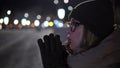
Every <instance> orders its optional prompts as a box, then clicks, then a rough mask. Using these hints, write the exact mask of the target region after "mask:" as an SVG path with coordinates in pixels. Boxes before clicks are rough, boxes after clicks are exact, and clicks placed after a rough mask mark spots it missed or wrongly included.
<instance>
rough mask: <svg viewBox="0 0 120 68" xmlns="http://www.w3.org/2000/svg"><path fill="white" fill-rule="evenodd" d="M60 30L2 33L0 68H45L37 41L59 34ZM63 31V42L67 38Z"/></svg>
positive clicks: (0, 38) (0, 39) (0, 37)
mask: <svg viewBox="0 0 120 68" xmlns="http://www.w3.org/2000/svg"><path fill="white" fill-rule="evenodd" d="M60 30H61V29H60ZM60 30H53V29H44V30H41V31H37V30H35V29H26V30H2V31H0V68H43V66H42V62H41V56H40V50H39V46H38V44H37V39H39V38H42V37H43V36H44V35H46V34H49V33H56V34H59V32H60ZM63 30H64V29H63ZM63 30H61V31H62V32H61V33H62V34H64V35H62V34H61V35H62V41H64V39H63V38H65V37H63V36H65V33H64V32H65V31H63ZM56 31H58V32H56Z"/></svg>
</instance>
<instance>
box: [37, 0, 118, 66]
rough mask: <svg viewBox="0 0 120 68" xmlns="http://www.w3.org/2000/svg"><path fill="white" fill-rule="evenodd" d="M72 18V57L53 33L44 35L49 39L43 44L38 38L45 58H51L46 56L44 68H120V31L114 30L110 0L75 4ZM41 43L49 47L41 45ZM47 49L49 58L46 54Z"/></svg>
mask: <svg viewBox="0 0 120 68" xmlns="http://www.w3.org/2000/svg"><path fill="white" fill-rule="evenodd" d="M69 19H70V28H69V30H68V45H67V47H66V48H67V51H68V52H69V56H67V54H66V52H65V50H64V48H62V46H60V45H61V43H59V42H60V39H59V37H56V36H55V37H54V35H53V34H51V35H49V36H45V37H44V40H46V41H45V42H44V43H43V42H42V41H41V39H40V40H39V41H38V43H39V45H40V48H41V55H42V57H44V59H46V58H49V59H51V60H49V59H46V60H45V61H44V59H43V65H44V66H45V68H67V67H69V68H119V67H120V42H119V40H120V36H119V35H120V30H115V31H114V27H113V25H114V23H113V19H114V18H113V9H112V4H111V2H110V1H109V0H86V1H83V2H81V3H79V4H77V5H76V7H75V8H74V9H73V11H72V12H71V13H70V14H69ZM50 38H54V39H56V40H54V39H53V40H54V44H51V43H53V42H52V41H51V40H50ZM48 41H49V42H48ZM58 41H59V42H58ZM41 43H42V44H41ZM45 43H48V44H45ZM58 43H59V44H58ZM41 45H44V47H46V48H48V49H46V48H42V47H41ZM47 46H49V47H47ZM47 50H49V51H47ZM43 51H44V52H43ZM45 51H46V52H45ZM48 52H49V57H48V56H47V57H46V56H45V55H43V54H47V53H48ZM53 54H54V55H53ZM50 57H51V58H50ZM52 57H54V58H52ZM55 57H57V58H55ZM66 59H67V61H66ZM53 60H54V61H55V62H53ZM59 61H61V62H59ZM44 62H45V63H44ZM46 64H50V65H52V66H50V65H49V66H48V65H46ZM67 64H68V66H67Z"/></svg>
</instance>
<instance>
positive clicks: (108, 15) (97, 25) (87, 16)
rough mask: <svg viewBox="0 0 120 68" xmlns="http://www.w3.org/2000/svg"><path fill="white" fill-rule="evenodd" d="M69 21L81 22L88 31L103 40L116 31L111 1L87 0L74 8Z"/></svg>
mask: <svg viewBox="0 0 120 68" xmlns="http://www.w3.org/2000/svg"><path fill="white" fill-rule="evenodd" d="M68 18H69V19H70V18H74V19H75V20H78V21H80V23H82V24H83V25H84V26H85V28H86V29H88V30H90V31H91V32H92V33H93V34H95V35H96V36H97V37H99V38H101V39H103V38H105V37H106V36H108V35H109V34H110V33H111V32H113V30H114V27H113V25H114V16H113V8H112V3H111V2H110V0H86V1H83V2H81V3H79V4H78V5H77V6H76V7H74V9H73V11H72V12H70V14H69V17H68Z"/></svg>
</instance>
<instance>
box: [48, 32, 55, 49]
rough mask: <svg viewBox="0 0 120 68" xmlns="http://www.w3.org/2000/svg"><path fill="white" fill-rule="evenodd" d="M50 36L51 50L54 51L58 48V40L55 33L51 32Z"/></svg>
mask: <svg viewBox="0 0 120 68" xmlns="http://www.w3.org/2000/svg"><path fill="white" fill-rule="evenodd" d="M49 37H50V45H51V51H54V50H55V49H56V41H55V37H54V34H53V33H51V34H50V35H49Z"/></svg>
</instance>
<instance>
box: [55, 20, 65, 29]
mask: <svg viewBox="0 0 120 68" xmlns="http://www.w3.org/2000/svg"><path fill="white" fill-rule="evenodd" d="M54 23H55V26H56V27H58V28H62V27H63V26H64V24H63V22H62V21H59V20H54Z"/></svg>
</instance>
